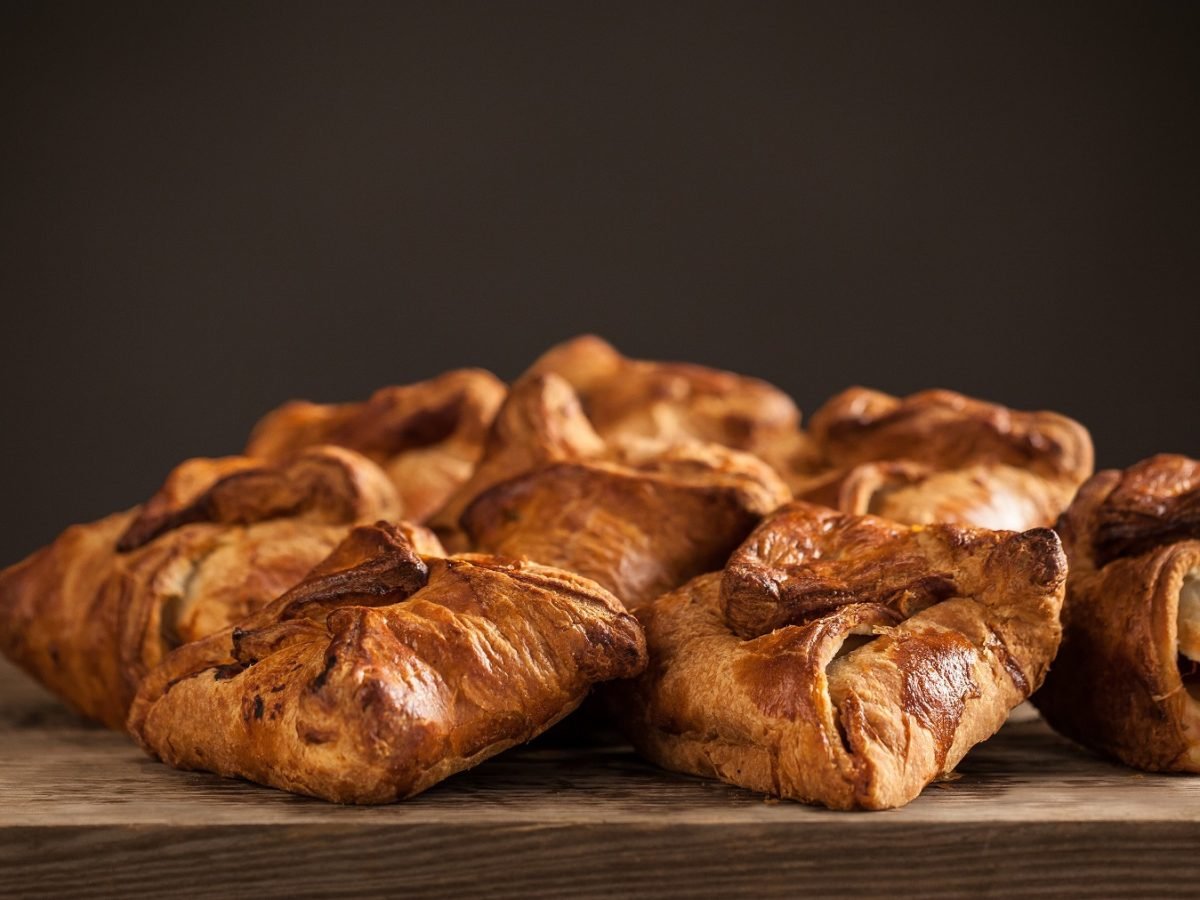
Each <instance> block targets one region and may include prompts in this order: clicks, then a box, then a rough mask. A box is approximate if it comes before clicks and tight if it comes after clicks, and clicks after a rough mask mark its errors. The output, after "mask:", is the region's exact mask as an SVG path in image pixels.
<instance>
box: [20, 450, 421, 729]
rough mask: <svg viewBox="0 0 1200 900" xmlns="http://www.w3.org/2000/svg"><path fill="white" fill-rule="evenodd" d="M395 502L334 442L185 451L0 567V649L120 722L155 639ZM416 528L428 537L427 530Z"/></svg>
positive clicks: (187, 631)
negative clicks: (284, 449) (101, 509)
mask: <svg viewBox="0 0 1200 900" xmlns="http://www.w3.org/2000/svg"><path fill="white" fill-rule="evenodd" d="M398 506H399V504H398V502H397V500H396V496H395V491H394V489H393V488H392V485H391V483H390V482H389V481H388V480H387V478H386V477H385V476H384V474H383V473H382V472H381V471H380V470H379V468H378V467H377V466H376V465H375V464H374V463H372V462H371V461H370V460H367V459H365V458H364V457H361V456H359V455H358V454H356V453H353V452H352V451H349V450H344V449H341V448H338V447H318V448H313V449H311V450H308V451H305V452H303V453H301V454H300V455H299V456H298V457H296V459H295V460H294V461H293V462H292V463H290V464H289V465H287V466H285V467H276V466H272V465H270V464H267V463H263V462H262V461H261V460H250V459H247V458H245V457H229V458H225V459H193V460H188V461H187V462H185V463H183V464H182V465H180V466H178V467H177V468H176V469H175V470H174V471H173V472H172V473H171V474H170V476H169V477H168V478H167V480H166V483H165V484H164V485H163V487H162V488H161V489H160V490H159V492H158V493H157V494H155V495H154V497H152V498H151V499H150V500H149V502H147V503H146V504H144V505H143V506H141V507H138V508H135V509H132V510H129V511H127V512H122V513H116V514H115V515H111V516H109V517H107V518H105V519H101V520H100V521H98V522H93V523H91V524H88V525H76V526H73V527H71V528H68V529H67V530H66V531H65V532H63V534H62V535H61V536H60V537H59V538H58V539H57V540H55V541H54V543H53V544H51V545H50V546H48V547H45V548H43V549H42V550H39V551H38V552H37V553H34V554H33V555H32V556H30V557H28V558H27V559H25V560H24V561H23V562H20V563H17V564H15V565H13V566H10V567H9V568H8V569H5V570H4V571H3V572H0V649H3V651H4V654H5V655H6V656H8V657H9V658H10V659H12V660H13V661H14V662H16V663H17V664H18V665H20V666H21V667H22V668H24V669H25V670H26V671H28V672H29V673H30V674H31V675H33V676H34V677H36V678H37V679H39V680H40V681H41V682H42V683H43V684H45V685H46V686H47V687H49V688H50V689H51V690H52V691H54V692H55V693H57V694H59V695H60V696H62V697H63V698H65V699H66V700H67V701H69V702H70V703H71V705H73V706H74V707H75V708H76V709H78V710H79V711H80V712H82V713H83V714H85V715H87V716H90V717H92V718H95V719H99V720H100V721H102V722H104V723H105V724H106V725H108V726H109V727H112V728H120V727H122V726H123V725H124V723H125V715H126V712H127V711H128V708H129V703H130V701H131V700H132V699H133V694H134V691H135V690H136V688H137V685H138V682H139V681H140V680H141V678H142V677H143V676H144V675H145V674H146V672H147V671H149V670H150V669H151V668H152V667H153V666H155V665H157V664H158V662H159V661H161V659H162V658H163V657H164V656H165V655H166V653H167V651H169V650H170V649H171V648H173V647H176V646H178V645H179V644H181V643H185V642H187V641H192V640H196V639H197V638H200V637H203V636H205V635H208V634H211V633H212V632H214V631H217V630H219V629H221V628H224V627H225V626H226V625H228V624H229V623H230V622H235V621H237V620H239V619H241V618H242V617H244V616H245V615H246V614H247V613H249V612H251V611H252V610H254V609H257V608H258V607H259V606H261V605H262V604H264V603H266V602H268V601H270V600H272V599H274V598H275V597H277V596H278V595H279V594H280V593H282V592H283V591H284V590H286V589H287V588H289V587H291V586H292V585H293V584H295V583H296V582H298V581H299V580H300V579H301V578H302V577H303V576H304V575H305V574H306V573H307V572H308V571H309V569H311V568H312V567H313V566H314V565H316V564H317V563H318V562H320V561H321V560H322V559H323V558H324V557H325V556H326V555H327V554H328V553H329V551H330V550H331V549H332V548H333V547H334V546H336V545H337V543H338V542H339V541H340V540H341V539H342V538H344V537H345V536H346V534H347V533H348V532H349V530H350V528H351V527H352V526H353V525H354V524H356V523H358V522H363V521H368V522H370V521H374V520H376V519H379V518H388V517H392V516H395V515H396V513H397V511H398ZM423 541H424V542H425V545H426V546H428V547H430V548H432V547H434V546H436V542H435V539H434V538H433V537H432V535H429V534H428V533H426V536H425V537H424V538H423Z"/></svg>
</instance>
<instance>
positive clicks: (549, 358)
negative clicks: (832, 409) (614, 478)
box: [527, 335, 800, 453]
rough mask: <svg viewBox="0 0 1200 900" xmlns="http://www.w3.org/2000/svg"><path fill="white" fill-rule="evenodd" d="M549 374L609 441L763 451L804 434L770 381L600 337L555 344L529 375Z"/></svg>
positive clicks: (793, 410)
mask: <svg viewBox="0 0 1200 900" xmlns="http://www.w3.org/2000/svg"><path fill="white" fill-rule="evenodd" d="M549 373H553V374H555V375H558V376H559V377H561V378H563V379H564V380H566V381H567V382H568V383H569V384H570V385H571V387H572V388H574V389H575V392H576V393H577V394H578V395H579V398H580V400H581V401H582V403H583V408H584V411H585V412H586V413H587V416H588V418H589V419H590V420H591V423H592V426H593V427H594V428H595V430H596V432H597V433H598V434H599V435H600V437H602V438H603V439H605V440H611V439H613V438H626V437H640V438H653V439H655V440H661V441H666V442H668V443H682V442H687V441H700V442H703V443H710V444H722V445H724V446H726V447H732V448H734V449H735V450H746V451H749V452H751V453H761V452H762V451H763V450H765V449H766V448H768V447H775V446H777V445H778V444H779V443H780V442H781V441H786V440H789V439H791V438H792V437H793V436H794V435H795V434H796V433H797V432H798V429H799V423H800V413H799V411H798V410H797V409H796V405H795V404H794V403H793V402H792V400H791V398H790V397H788V395H787V394H785V393H784V392H783V391H781V390H779V389H778V388H776V387H774V386H772V385H770V384H768V383H767V382H765V381H760V380H759V379H757V378H749V377H746V376H744V375H735V374H734V373H732V372H722V371H720V370H718V369H710V368H707V367H705V366H698V365H694V364H691V363H672V362H649V361H646V360H640V359H629V358H627V357H624V356H622V355H621V354H620V353H619V352H618V351H617V350H616V349H615V348H614V347H613V346H612V345H611V344H609V343H608V342H606V341H604V340H602V339H601V338H598V337H595V336H594V335H584V336H582V337H577V338H575V339H573V340H570V341H567V342H565V343H563V344H559V345H558V346H557V347H552V348H551V349H550V350H548V351H547V352H546V353H544V354H543V355H542V356H541V357H540V358H539V359H538V360H537V361H536V362H535V363H534V364H533V365H532V366H531V367H530V368H529V370H528V372H527V374H528V375H545V374H549Z"/></svg>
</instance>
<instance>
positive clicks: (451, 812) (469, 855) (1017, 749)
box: [0, 664, 1200, 900]
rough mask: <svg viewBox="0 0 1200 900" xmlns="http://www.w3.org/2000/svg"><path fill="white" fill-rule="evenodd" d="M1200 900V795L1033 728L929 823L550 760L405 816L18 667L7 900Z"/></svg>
mask: <svg viewBox="0 0 1200 900" xmlns="http://www.w3.org/2000/svg"><path fill="white" fill-rule="evenodd" d="M1198 888H1200V778H1189V777H1185V776H1155V775H1146V774H1141V773H1138V772H1134V771H1132V770H1130V769H1125V768H1122V767H1120V766H1116V765H1112V764H1110V763H1107V762H1105V761H1102V760H1100V759H1097V758H1095V757H1092V756H1090V755H1088V754H1086V753H1084V752H1082V751H1080V750H1079V749H1077V748H1076V747H1074V746H1073V745H1071V744H1070V743H1068V742H1067V741H1065V740H1063V739H1061V738H1059V737H1057V736H1056V735H1054V734H1053V733H1052V732H1050V731H1049V729H1047V728H1046V727H1045V726H1044V725H1043V724H1042V723H1041V722H1040V721H1038V720H1037V719H1036V718H1034V717H1033V716H1032V715H1031V714H1029V713H1028V712H1026V713H1025V714H1024V715H1021V716H1017V717H1015V718H1014V720H1013V721H1011V722H1010V723H1009V724H1008V725H1007V726H1005V728H1004V729H1003V730H1002V731H1001V733H1000V734H999V735H997V736H996V737H995V738H994V739H993V740H992V741H989V742H988V743H986V744H984V745H982V746H980V747H978V748H976V749H975V750H974V751H973V752H972V753H971V754H970V755H969V756H968V757H967V759H966V760H965V761H964V762H963V764H962V765H961V766H960V770H959V777H958V778H956V779H954V780H948V781H945V782H941V783H938V784H934V785H932V786H930V787H929V788H928V789H927V790H926V792H925V794H924V795H922V796H921V797H920V798H919V799H918V800H917V801H916V802H914V803H912V804H911V805H909V806H908V807H906V808H904V809H901V810H895V811H891V812H885V813H835V812H830V811H827V810H822V809H815V808H811V807H806V806H802V805H800V804H796V803H790V802H777V801H771V800H766V799H764V798H763V797H762V796H760V795H756V794H753V793H750V792H748V791H743V790H739V789H737V788H733V787H728V786H725V785H722V784H717V783H714V782H708V781H702V780H699V779H694V778H688V777H684V776H679V775H673V774H671V773H668V772H663V771H660V770H657V769H655V768H653V767H652V766H649V765H647V764H645V763H643V762H641V761H639V760H638V759H637V758H636V757H635V756H634V755H633V753H632V752H631V751H630V750H628V749H627V748H623V747H620V746H606V747H599V748H596V747H592V748H587V747H570V746H567V747H563V746H553V745H552V744H549V743H542V744H539V745H535V746H533V747H531V748H526V749H522V750H519V751H514V752H510V753H508V754H505V755H503V756H501V757H498V758H496V759H494V760H492V761H489V762H487V763H485V764H484V765H482V766H480V767H478V768H477V769H475V770H474V771H472V772H468V773H464V774H463V775H459V776H456V777H454V778H452V779H450V780H448V781H447V782H445V783H443V784H442V785H439V786H438V787H436V788H434V789H433V790H431V791H429V792H428V793H426V794H424V795H422V796H420V797H418V798H416V799H414V800H411V801H408V802H405V803H402V804H396V805H393V806H388V807H377V808H352V807H338V806H333V805H330V804H326V803H322V802H320V801H315V800H309V799H305V798H301V797H295V796H291V795H289V794H285V793H281V792H278V791H273V790H269V789H266V788H260V787H256V786H254V785H250V784H246V783H243V782H239V781H230V780H222V779H220V778H217V777H214V776H210V775H204V774H198V773H185V772H176V771H173V770H170V769H168V768H166V767H164V766H162V765H160V764H158V763H155V762H152V761H151V760H149V759H148V758H146V757H145V756H143V755H142V754H141V753H140V751H138V750H137V749H136V748H135V747H134V746H133V744H132V743H131V742H130V741H129V740H128V739H127V738H126V737H124V736H123V735H120V734H115V733H112V732H108V731H104V730H102V729H99V728H94V727H90V726H88V725H86V724H84V723H82V722H80V721H79V720H78V719H77V718H75V717H74V716H73V715H72V714H71V713H69V712H68V711H67V710H66V709H65V708H64V707H62V706H61V705H60V704H59V703H58V702H56V701H55V700H54V699H53V698H51V697H49V696H48V695H47V694H46V693H45V692H43V691H42V690H41V689H40V688H38V687H36V686H35V685H33V684H32V683H31V682H30V681H29V680H28V679H26V678H25V677H24V676H23V675H21V674H19V673H17V672H15V671H14V670H13V669H11V668H10V667H8V666H7V665H3V664H0V893H2V894H4V895H6V896H20V897H31V896H42V895H61V894H70V895H76V896H78V895H88V896H105V897H129V896H136V895H138V894H154V895H156V896H163V895H170V894H177V895H186V896H194V897H220V898H222V900H228V898H231V897H242V896H256V897H262V896H269V897H274V896H280V897H292V896H299V895H309V894H318V893H319V894H325V895H334V896H342V895H344V896H362V895H370V894H380V893H385V892H390V893H396V892H402V893H405V894H408V895H415V894H420V895H431V896H446V897H461V896H464V895H472V894H485V893H486V894H487V895H488V896H492V897H509V896H511V897H560V896H564V895H568V894H572V895H589V896H614V895H617V896H619V895H631V894H637V895H644V894H657V895H664V896H697V895H702V896H717V897H727V896H733V895H745V896H805V895H808V896H822V895H840V896H853V895H856V894H867V895H879V894H885V895H892V896H905V895H911V896H922V897H938V896H945V897H959V896H964V895H978V896H1011V895H1013V894H1024V895H1034V896H1047V897H1050V896H1063V895H1076V896H1096V897H1111V896H1114V895H1127V896H1143V897H1167V896H1173V895H1179V896H1183V895H1189V894H1196V893H1197V890H1198Z"/></svg>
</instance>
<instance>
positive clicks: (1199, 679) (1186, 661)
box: [1178, 569, 1200, 701]
mask: <svg viewBox="0 0 1200 900" xmlns="http://www.w3.org/2000/svg"><path fill="white" fill-rule="evenodd" d="M1178 630H1179V674H1180V675H1181V676H1182V678H1183V684H1184V687H1186V688H1187V690H1188V693H1189V694H1191V695H1192V697H1193V699H1195V700H1198V701H1200V569H1193V570H1192V571H1191V572H1189V573H1188V574H1187V575H1185V576H1184V577H1183V587H1181V588H1180V589H1179V623H1178Z"/></svg>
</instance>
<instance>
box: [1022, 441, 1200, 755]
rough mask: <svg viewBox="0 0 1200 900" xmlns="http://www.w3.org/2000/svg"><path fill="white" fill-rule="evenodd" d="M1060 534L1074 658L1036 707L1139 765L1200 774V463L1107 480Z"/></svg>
mask: <svg viewBox="0 0 1200 900" xmlns="http://www.w3.org/2000/svg"><path fill="white" fill-rule="evenodd" d="M1059 531H1060V533H1061V534H1062V537H1063V542H1064V544H1065V545H1066V549H1067V555H1068V558H1069V559H1070V561H1071V576H1070V579H1069V581H1068V586H1067V601H1066V605H1065V606H1064V608H1063V627H1064V637H1063V646H1062V650H1061V651H1060V653H1059V655H1058V658H1057V659H1056V660H1055V662H1054V666H1053V668H1052V669H1051V671H1050V676H1049V677H1048V678H1047V679H1046V684H1045V686H1044V687H1043V688H1042V689H1041V690H1040V691H1039V692H1038V693H1037V694H1036V695H1035V696H1034V698H1033V700H1034V703H1035V704H1036V705H1037V707H1038V709H1040V710H1041V712H1042V715H1043V716H1044V717H1045V719H1046V720H1047V721H1048V722H1049V723H1050V724H1051V725H1052V726H1053V727H1054V728H1055V729H1057V730H1058V731H1060V732H1062V733H1063V734H1065V735H1066V736H1068V737H1070V738H1072V739H1073V740H1076V741H1078V742H1079V743H1081V744H1083V745H1085V746H1087V747H1090V748H1092V749H1093V750H1097V751H1099V752H1102V753H1106V754H1109V755H1111V756H1115V757H1116V758H1117V759H1120V760H1121V761H1123V762H1125V763H1126V764H1128V765H1131V766H1135V767H1137V768H1141V769H1148V770H1151V771H1176V772H1200V462H1197V461H1196V460H1193V459H1188V458H1187V457H1184V456H1178V455H1168V454H1163V455H1159V456H1153V457H1151V458H1149V459H1146V460H1143V461H1142V462H1139V463H1137V464H1136V465H1134V466H1131V467H1130V468H1128V469H1125V470H1124V471H1116V470H1106V471H1103V472H1098V473H1097V474H1096V475H1095V476H1094V477H1093V478H1091V479H1090V480H1089V481H1088V482H1087V483H1086V484H1085V485H1084V486H1083V488H1081V489H1080V491H1079V496H1078V497H1077V498H1076V499H1075V502H1074V503H1072V504H1071V508H1070V509H1069V510H1068V511H1067V512H1066V514H1065V515H1064V516H1063V517H1062V520H1061V521H1060V523H1059Z"/></svg>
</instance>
